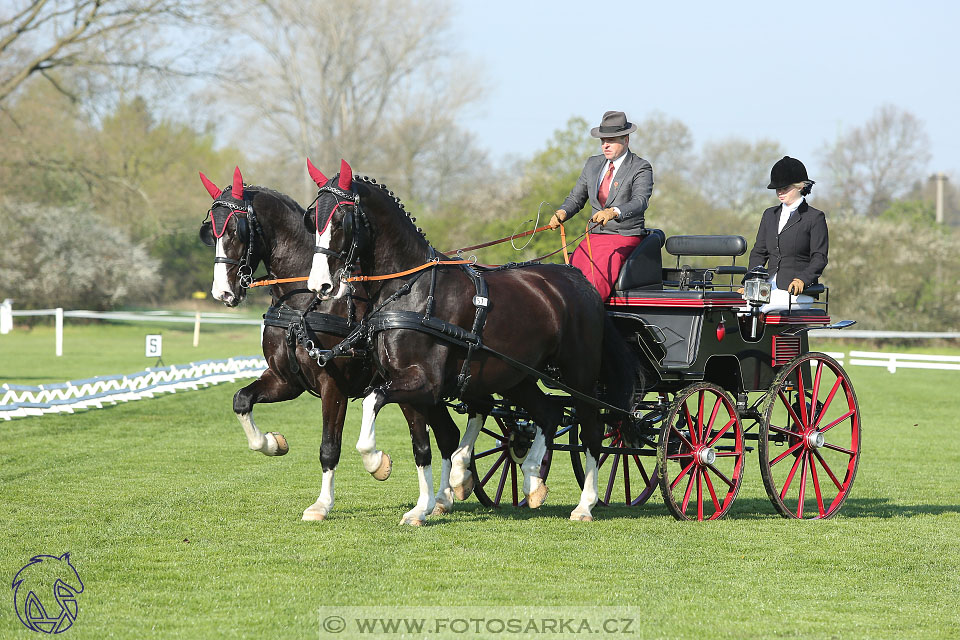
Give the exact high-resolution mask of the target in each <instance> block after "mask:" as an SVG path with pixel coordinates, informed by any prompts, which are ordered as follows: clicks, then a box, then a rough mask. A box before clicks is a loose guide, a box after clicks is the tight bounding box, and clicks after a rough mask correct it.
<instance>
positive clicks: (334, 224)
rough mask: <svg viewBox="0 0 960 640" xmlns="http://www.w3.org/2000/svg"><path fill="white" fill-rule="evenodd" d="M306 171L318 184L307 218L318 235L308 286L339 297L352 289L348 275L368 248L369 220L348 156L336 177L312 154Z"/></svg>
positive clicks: (330, 296)
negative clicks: (322, 169)
mask: <svg viewBox="0 0 960 640" xmlns="http://www.w3.org/2000/svg"><path fill="white" fill-rule="evenodd" d="M307 171H308V172H309V173H310V177H311V178H313V181H314V182H316V183H317V188H318V191H317V199H316V201H315V203H314V206H313V207H311V209H310V210H309V211H308V214H307V216H306V217H305V218H304V221H305V224H306V225H307V229H308V230H309V231H310V232H311V233H314V234H315V238H316V247H315V250H314V251H315V252H314V255H313V266H312V267H311V269H310V277H309V279H308V280H307V287H308V288H309V289H310V290H311V291H313V292H315V293H316V294H317V295H319V296H320V297H321V298H324V299H329V298H334V299H339V298H342V297H343V296H344V295H346V294H347V292H348V291H349V285H348V284H347V282H346V280H345V278H346V277H348V276H349V274H350V272H351V271H352V270H353V268H354V267H355V266H356V263H357V261H358V260H359V258H360V253H361V252H362V251H363V250H364V249H365V248H366V247H365V246H364V245H365V244H366V242H365V240H366V238H365V236H366V235H367V224H366V222H365V221H364V220H362V215H363V213H362V211H361V210H360V194H359V192H358V191H357V189H356V185H355V184H354V182H353V170H352V169H351V168H350V165H349V164H347V161H346V160H341V161H340V173H339V174H337V175H336V176H334V177H333V178H329V179H328V178H327V177H326V176H325V175H323V173H321V172H320V170H319V169H317V168H316V167H315V166H313V163H312V162H310V159H309V158H308V159H307ZM338 282H339V288H337V290H336V293H334V288H335V287H336V286H337V283H338ZM331 294H333V295H331Z"/></svg>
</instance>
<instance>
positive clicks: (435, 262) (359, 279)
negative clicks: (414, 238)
mask: <svg viewBox="0 0 960 640" xmlns="http://www.w3.org/2000/svg"><path fill="white" fill-rule="evenodd" d="M441 264H473V260H431V261H430V262H427V263H426V264H422V265H420V266H419V267H414V268H413V269H407V270H406V271H399V272H397V273H387V274H385V275H382V276H351V277H349V278H344V280H345V281H346V282H370V281H371V280H389V279H390V278H400V277H402V276H408V275H410V274H411V273H416V272H417V271H423V270H424V269H429V268H430V267H435V266H437V265H441Z"/></svg>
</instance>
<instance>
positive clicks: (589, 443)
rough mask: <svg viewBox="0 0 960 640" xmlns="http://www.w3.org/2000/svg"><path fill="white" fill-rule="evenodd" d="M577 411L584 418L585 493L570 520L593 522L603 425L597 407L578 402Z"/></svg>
mask: <svg viewBox="0 0 960 640" xmlns="http://www.w3.org/2000/svg"><path fill="white" fill-rule="evenodd" d="M576 410H577V415H578V416H582V418H581V419H580V440H581V442H582V443H583V446H584V449H586V451H585V452H584V458H585V463H584V466H583V491H581V492H580V502H579V503H578V504H577V506H576V508H575V509H574V510H573V511H572V512H571V513H570V519H571V520H576V521H580V522H590V521H592V520H593V515H592V514H591V509H593V507H594V505H596V504H597V498H598V495H599V488H598V485H599V482H598V478H597V476H598V474H599V469H598V467H597V460H598V458H599V455H600V446H601V444H602V442H603V435H602V433H601V429H602V423H601V422H600V420H599V416H598V415H597V410H596V408H595V407H593V406H591V405H589V404H587V403H585V402H577V403H576Z"/></svg>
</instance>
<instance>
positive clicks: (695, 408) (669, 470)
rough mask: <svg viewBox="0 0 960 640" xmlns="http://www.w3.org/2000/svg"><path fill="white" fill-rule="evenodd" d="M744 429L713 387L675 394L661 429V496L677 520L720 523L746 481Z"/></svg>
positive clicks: (726, 399)
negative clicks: (744, 470)
mask: <svg viewBox="0 0 960 640" xmlns="http://www.w3.org/2000/svg"><path fill="white" fill-rule="evenodd" d="M743 462H744V448H743V425H742V424H741V423H740V416H739V415H737V410H736V407H735V406H734V404H733V400H732V399H731V398H730V396H729V394H727V392H726V391H724V390H723V389H722V388H720V387H718V386H717V385H715V384H712V383H709V382H699V383H697V384H693V385H690V386H689V387H687V388H685V389H683V390H682V391H679V392H677V395H676V397H675V398H674V402H673V405H672V406H671V408H670V413H669V414H668V415H667V418H666V420H665V421H664V423H663V426H662V427H661V429H660V441H659V442H658V443H657V468H658V472H659V476H660V491H661V493H662V494H663V499H664V502H666V504H667V508H668V509H669V510H670V513H672V514H673V516H674V517H675V518H676V519H678V520H716V519H718V518H722V517H723V516H724V515H725V514H726V513H727V511H729V510H730V506H731V505H732V504H733V501H734V499H735V498H736V497H737V492H738V491H739V490H740V483H741V481H742V480H743Z"/></svg>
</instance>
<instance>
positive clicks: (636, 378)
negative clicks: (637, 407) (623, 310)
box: [600, 313, 646, 411]
mask: <svg viewBox="0 0 960 640" xmlns="http://www.w3.org/2000/svg"><path fill="white" fill-rule="evenodd" d="M603 315H604V324H603V351H602V352H601V360H600V382H601V383H603V385H604V387H606V400H607V402H608V403H610V404H612V405H614V406H617V407H623V408H624V409H626V410H628V411H629V410H630V409H631V408H632V407H631V405H632V403H633V397H634V394H635V393H636V390H637V389H636V387H637V384H639V385H640V387H641V389H643V388H644V387H645V386H646V380H645V379H644V376H643V368H642V367H641V366H640V361H639V360H638V359H637V357H636V356H635V355H634V353H633V351H631V349H630V347H629V345H627V343H626V341H625V340H624V339H623V336H621V335H620V332H619V331H618V330H617V327H616V325H614V324H613V320H611V319H610V316H609V315H607V314H606V313H604V314H603Z"/></svg>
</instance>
